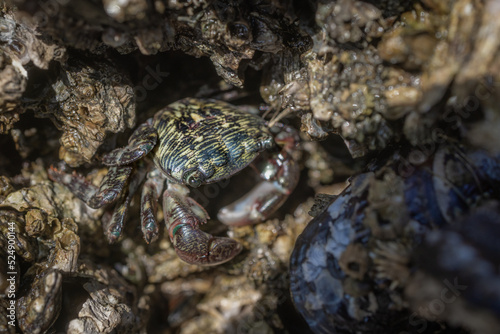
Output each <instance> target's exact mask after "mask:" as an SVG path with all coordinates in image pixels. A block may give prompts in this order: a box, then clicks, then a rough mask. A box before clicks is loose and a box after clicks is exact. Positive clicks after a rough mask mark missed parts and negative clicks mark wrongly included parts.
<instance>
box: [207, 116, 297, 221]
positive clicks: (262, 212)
mask: <svg viewBox="0 0 500 334" xmlns="http://www.w3.org/2000/svg"><path fill="white" fill-rule="evenodd" d="M275 141H276V142H277V143H278V144H280V145H281V147H282V150H281V151H280V152H276V153H274V154H272V155H271V157H269V158H268V159H267V160H264V161H262V163H261V164H260V165H259V166H258V169H259V170H260V171H261V173H260V177H261V179H262V181H261V182H259V183H257V185H256V186H255V187H254V188H253V189H252V190H251V191H250V192H249V193H247V194H246V195H245V196H243V197H242V198H240V199H239V200H237V201H235V202H233V203H231V204H229V205H228V206H225V207H223V208H222V209H221V210H220V211H219V213H218V214H217V218H218V219H219V220H220V221H221V222H223V223H224V224H226V225H231V226H241V225H247V224H253V223H257V222H260V221H263V220H265V219H266V218H267V217H269V216H270V215H271V214H272V213H273V212H275V211H276V210H277V209H278V208H279V207H281V205H282V204H283V203H284V202H285V201H286V199H287V198H288V196H289V195H290V193H291V192H292V191H293V190H294V189H295V187H296V186H297V183H298V181H299V174H300V169H299V166H298V164H297V162H296V161H295V159H294V158H293V156H294V153H295V150H296V146H297V142H298V134H297V132H296V131H295V130H294V129H292V128H290V127H287V126H281V128H280V132H279V133H278V135H277V136H276V138H275Z"/></svg>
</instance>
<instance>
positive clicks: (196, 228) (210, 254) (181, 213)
mask: <svg viewBox="0 0 500 334" xmlns="http://www.w3.org/2000/svg"><path fill="white" fill-rule="evenodd" d="M188 192H189V190H188V189H187V188H186V187H184V186H181V185H177V184H169V185H168V189H167V190H165V192H164V193H163V211H164V216H165V223H166V225H167V229H168V233H169V236H170V240H171V241H172V243H173V245H174V248H175V251H176V253H177V255H178V256H179V258H181V259H182V260H183V261H185V262H187V263H190V264H197V265H206V266H212V265H217V264H220V263H224V262H227V261H229V260H231V259H233V258H234V257H235V256H236V255H237V254H238V253H239V252H240V251H241V245H240V244H239V243H238V242H237V241H235V240H233V239H230V238H224V237H214V236H213V235H211V234H209V233H206V232H203V231H202V230H200V225H201V224H204V223H205V222H206V221H207V219H208V218H209V217H208V214H207V213H206V211H205V209H203V207H202V206H201V205H199V204H198V203H197V202H196V201H194V200H193V199H192V198H190V197H188Z"/></svg>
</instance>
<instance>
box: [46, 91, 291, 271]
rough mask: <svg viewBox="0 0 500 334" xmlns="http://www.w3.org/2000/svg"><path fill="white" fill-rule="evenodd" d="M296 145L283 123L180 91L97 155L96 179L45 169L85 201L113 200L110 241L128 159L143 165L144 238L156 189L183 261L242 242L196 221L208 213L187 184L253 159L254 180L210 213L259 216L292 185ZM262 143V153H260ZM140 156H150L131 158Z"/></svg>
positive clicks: (247, 219) (247, 218) (225, 218)
mask: <svg viewBox="0 0 500 334" xmlns="http://www.w3.org/2000/svg"><path fill="white" fill-rule="evenodd" d="M297 145H298V134H297V132H296V130H294V129H293V128H291V127H289V126H285V125H283V124H277V125H275V126H268V123H267V122H266V121H264V120H263V119H262V118H261V117H259V116H257V115H254V114H250V113H246V112H243V111H241V110H239V109H238V108H236V107H235V106H233V105H231V104H228V103H226V102H222V101H216V100H201V99H193V98H185V99H182V100H179V101H177V102H174V103H172V104H170V105H168V106H167V107H165V108H163V109H161V110H159V111H158V112H157V113H156V114H155V115H154V116H153V117H152V118H150V119H148V120H147V121H146V122H145V123H143V124H142V125H140V126H139V127H138V128H137V129H136V130H135V131H134V132H133V133H132V135H131V137H130V138H129V141H128V145H127V146H125V147H122V148H117V149H115V150H113V151H111V152H110V153H108V154H105V155H104V156H103V158H102V163H103V164H104V165H107V166H109V169H108V173H107V174H106V176H105V177H104V178H103V180H102V182H101V184H100V186H99V187H96V186H94V185H92V184H91V183H89V182H87V181H86V180H85V178H84V177H83V176H81V175H79V174H76V173H72V174H69V173H65V172H64V171H62V170H59V169H56V168H54V167H51V168H50V169H49V176H50V177H51V179H52V180H54V181H56V182H59V183H62V184H64V185H65V186H66V187H67V188H68V189H69V190H70V191H71V192H73V193H74V194H75V196H76V197H78V198H80V199H81V200H83V201H84V202H85V203H87V205H89V206H90V207H92V208H100V207H102V206H104V205H106V204H109V203H112V202H115V201H116V202H117V204H116V207H115V210H114V213H113V216H112V217H111V219H110V220H109V221H107V222H104V223H103V228H104V233H105V235H106V236H107V238H108V241H109V242H110V243H113V242H116V240H117V239H118V238H119V237H120V236H121V234H122V230H123V225H124V221H125V215H126V211H127V207H128V205H129V202H130V200H131V196H132V194H133V192H134V191H135V190H136V189H137V188H138V187H139V184H140V183H141V181H140V180H141V178H140V177H135V178H130V176H131V174H132V172H133V170H134V169H133V166H132V165H138V166H139V167H140V166H141V165H145V166H149V167H148V170H147V171H146V172H145V173H146V177H145V181H144V184H143V186H142V193H141V230H142V233H143V236H144V239H145V241H146V242H147V243H150V242H153V241H154V240H155V239H157V237H158V234H159V225H158V222H157V219H156V212H157V211H156V209H157V201H158V200H159V197H160V195H161V194H162V192H163V204H162V206H163V213H164V219H165V224H166V228H167V230H168V234H169V236H170V240H171V241H172V244H173V246H174V249H175V251H176V253H177V254H178V256H179V257H180V258H181V259H182V260H183V261H185V262H187V263H190V264H197V265H216V264H220V263H223V262H226V261H229V260H231V259H233V258H234V257H235V256H236V255H237V254H238V253H239V252H240V251H241V249H242V247H241V245H240V244H239V243H238V242H237V241H235V240H233V239H231V238H228V237H218V236H212V235H211V234H209V233H206V232H204V231H202V230H201V229H200V226H201V225H202V224H204V223H206V222H207V220H208V219H209V216H208V214H207V212H206V211H205V209H204V208H203V207H202V206H201V205H200V204H198V203H197V202H196V201H195V200H194V199H193V198H191V197H189V188H188V186H189V187H199V186H200V185H203V184H209V183H213V182H217V181H220V180H222V179H226V178H229V177H231V176H232V175H234V174H236V173H237V172H239V171H240V170H242V169H243V168H245V167H246V166H248V165H250V164H252V165H253V166H258V167H257V168H258V170H259V172H260V181H259V182H258V183H257V184H256V185H255V186H254V188H253V189H251V190H250V191H249V192H248V193H247V194H246V195H244V196H243V197H242V198H240V199H238V200H236V201H235V202H233V203H232V204H230V205H228V206H226V207H223V208H222V209H220V211H219V212H218V214H217V217H218V220H219V221H221V222H223V223H225V224H227V225H232V226H239V225H245V224H252V223H257V222H259V221H262V220H265V219H266V218H267V217H269V216H270V215H271V214H272V213H273V212H275V211H276V210H277V209H278V208H279V207H280V206H281V205H282V204H283V203H284V201H285V200H286V199H287V197H288V196H289V194H290V193H291V192H292V191H293V189H294V188H295V186H296V185H297V182H298V178H299V168H298V165H297V162H296V161H295V160H294V158H293V156H294V154H295V152H296V150H297ZM266 150H268V151H270V153H269V154H268V155H261V154H260V153H261V152H263V151H266ZM146 156H149V157H150V158H151V159H152V160H153V162H154V164H141V163H140V162H138V163H136V164H133V163H134V162H135V161H138V160H140V159H142V158H144V157H146ZM139 169H140V168H139ZM135 174H136V175H140V172H139V171H137V172H136V173H135ZM142 175H144V172H143V174H142ZM143 178H144V177H143ZM143 178H142V179H143ZM129 179H130V180H129ZM126 188H127V189H126Z"/></svg>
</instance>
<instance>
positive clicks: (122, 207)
mask: <svg viewBox="0 0 500 334" xmlns="http://www.w3.org/2000/svg"><path fill="white" fill-rule="evenodd" d="M145 174H146V173H145V172H142V171H141V169H140V168H139V169H138V170H136V171H135V173H134V175H133V177H132V178H131V179H130V182H129V184H128V191H126V192H122V193H121V194H120V196H119V198H118V201H117V203H116V205H115V208H114V210H113V216H112V217H111V219H110V220H109V221H105V220H103V222H102V225H103V226H102V227H103V230H104V234H105V235H106V237H107V238H108V241H109V243H110V244H112V243H115V242H116V240H118V238H119V237H120V235H121V234H122V231H123V226H124V224H125V218H126V216H127V211H128V208H129V205H130V201H131V200H132V197H133V196H134V194H135V192H136V191H137V188H139V186H140V184H141V183H142V181H143V180H144V176H145Z"/></svg>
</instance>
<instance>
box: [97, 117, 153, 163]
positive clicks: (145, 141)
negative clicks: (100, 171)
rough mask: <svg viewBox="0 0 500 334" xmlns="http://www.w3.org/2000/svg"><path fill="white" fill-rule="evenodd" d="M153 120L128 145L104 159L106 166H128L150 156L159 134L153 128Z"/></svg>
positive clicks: (143, 126)
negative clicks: (147, 155)
mask: <svg viewBox="0 0 500 334" xmlns="http://www.w3.org/2000/svg"><path fill="white" fill-rule="evenodd" d="M152 122H153V119H152V118H150V119H148V120H147V121H146V122H145V123H143V124H141V125H140V126H139V127H138V128H137V129H136V130H135V131H134V132H133V133H132V135H131V136H130V139H129V141H128V145H127V146H125V147H120V148H117V149H114V150H113V151H111V152H109V153H108V154H106V155H104V157H103V158H102V163H103V164H105V165H106V166H122V165H128V164H130V163H132V162H134V161H136V160H139V159H141V158H142V157H144V156H145V155H146V154H148V153H149V152H150V151H151V150H152V149H153V147H154V146H155V145H156V141H157V140H158V134H157V133H156V130H155V129H154V128H153V127H152V126H151V124H152Z"/></svg>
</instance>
